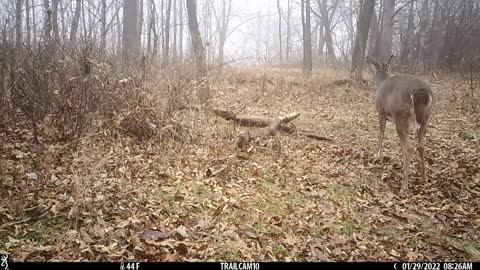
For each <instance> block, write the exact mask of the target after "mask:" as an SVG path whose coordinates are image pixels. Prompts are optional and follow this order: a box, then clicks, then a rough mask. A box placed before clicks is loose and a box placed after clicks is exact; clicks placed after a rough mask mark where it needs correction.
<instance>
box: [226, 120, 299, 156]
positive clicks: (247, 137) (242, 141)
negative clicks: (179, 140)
mask: <svg viewBox="0 0 480 270" xmlns="http://www.w3.org/2000/svg"><path fill="white" fill-rule="evenodd" d="M299 116H300V114H299V113H290V114H287V115H284V116H280V117H278V118H277V119H275V120H274V121H272V122H271V123H270V125H269V126H268V127H266V128H264V129H262V130H260V131H258V132H255V133H254V132H248V131H247V132H246V133H242V134H240V135H239V137H238V139H237V142H236V143H235V145H236V146H237V147H238V148H242V147H244V146H245V145H247V144H248V143H249V142H251V141H253V140H255V139H257V138H258V139H260V138H264V137H267V136H272V135H274V134H275V132H276V131H277V130H279V128H280V126H281V125H282V124H284V123H289V122H291V121H293V120H295V118H297V117H299Z"/></svg>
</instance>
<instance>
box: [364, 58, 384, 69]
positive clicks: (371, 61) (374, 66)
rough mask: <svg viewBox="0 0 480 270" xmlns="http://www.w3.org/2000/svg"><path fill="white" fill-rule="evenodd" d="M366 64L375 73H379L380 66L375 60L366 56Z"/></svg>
mask: <svg viewBox="0 0 480 270" xmlns="http://www.w3.org/2000/svg"><path fill="white" fill-rule="evenodd" d="M367 64H368V65H369V66H370V67H371V68H372V69H373V70H375V71H380V70H381V69H382V65H381V64H380V62H378V61H377V59H375V58H373V57H370V56H367Z"/></svg>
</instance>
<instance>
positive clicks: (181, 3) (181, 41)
mask: <svg viewBox="0 0 480 270" xmlns="http://www.w3.org/2000/svg"><path fill="white" fill-rule="evenodd" d="M183 3H184V1H180V3H179V6H178V7H179V9H180V10H179V12H180V40H179V41H178V47H179V49H180V63H183V5H184V4H183Z"/></svg>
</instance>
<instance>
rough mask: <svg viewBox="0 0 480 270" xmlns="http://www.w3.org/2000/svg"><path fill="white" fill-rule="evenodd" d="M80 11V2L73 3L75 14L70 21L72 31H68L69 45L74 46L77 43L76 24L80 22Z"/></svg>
mask: <svg viewBox="0 0 480 270" xmlns="http://www.w3.org/2000/svg"><path fill="white" fill-rule="evenodd" d="M81 9H82V0H76V1H75V14H74V15H73V20H72V30H71V31H70V43H71V44H72V45H74V44H75V43H76V42H77V31H78V23H79V21H80V11H81Z"/></svg>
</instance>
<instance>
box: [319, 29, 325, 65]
mask: <svg viewBox="0 0 480 270" xmlns="http://www.w3.org/2000/svg"><path fill="white" fill-rule="evenodd" d="M320 21H321V20H320ZM324 47H325V28H324V26H323V23H320V27H319V29H318V56H320V57H323V48H324Z"/></svg>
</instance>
